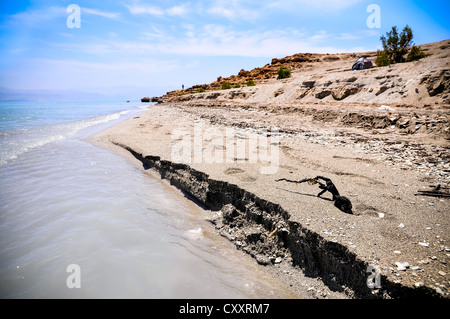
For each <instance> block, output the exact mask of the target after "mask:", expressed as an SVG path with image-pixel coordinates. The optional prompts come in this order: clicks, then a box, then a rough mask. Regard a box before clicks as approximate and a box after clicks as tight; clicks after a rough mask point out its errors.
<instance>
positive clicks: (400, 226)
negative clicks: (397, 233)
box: [397, 223, 405, 228]
mask: <svg viewBox="0 0 450 319" xmlns="http://www.w3.org/2000/svg"><path fill="white" fill-rule="evenodd" d="M397 227H398V228H403V227H405V225H404V224H403V223H400V225H398V226H397Z"/></svg>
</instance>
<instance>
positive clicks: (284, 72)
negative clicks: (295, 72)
mask: <svg viewBox="0 0 450 319" xmlns="http://www.w3.org/2000/svg"><path fill="white" fill-rule="evenodd" d="M290 77H291V70H289V69H286V68H280V69H279V70H278V80H281V79H287V78H290Z"/></svg>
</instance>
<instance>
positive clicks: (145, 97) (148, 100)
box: [141, 96, 150, 102]
mask: <svg viewBox="0 0 450 319" xmlns="http://www.w3.org/2000/svg"><path fill="white" fill-rule="evenodd" d="M141 102H150V98H149V97H148V96H144V97H143V98H142V99H141Z"/></svg>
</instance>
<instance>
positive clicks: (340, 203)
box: [276, 176, 353, 214]
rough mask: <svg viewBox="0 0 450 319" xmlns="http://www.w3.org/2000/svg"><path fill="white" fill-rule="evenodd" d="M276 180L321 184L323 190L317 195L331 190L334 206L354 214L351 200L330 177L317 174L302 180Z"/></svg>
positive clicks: (318, 195)
mask: <svg viewBox="0 0 450 319" xmlns="http://www.w3.org/2000/svg"><path fill="white" fill-rule="evenodd" d="M319 179H321V180H323V181H324V182H325V183H326V184H323V183H321V182H319ZM276 181H277V182H280V181H286V182H290V183H296V184H300V183H304V182H308V184H311V185H312V184H319V188H320V189H322V191H321V192H320V193H319V194H317V197H320V196H321V195H323V194H324V193H325V192H330V193H331V194H332V195H333V201H334V206H336V207H337V208H338V209H340V210H341V211H343V212H345V213H347V214H353V211H352V203H351V201H350V200H349V199H348V198H347V197H345V196H341V195H340V194H339V191H338V190H337V188H336V186H335V185H334V183H333V182H332V181H331V179H329V178H327V177H323V176H317V177H315V178H305V179H302V180H300V181H291V180H288V179H286V178H282V179H278V180H276Z"/></svg>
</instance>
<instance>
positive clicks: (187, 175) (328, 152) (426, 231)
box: [92, 103, 449, 298]
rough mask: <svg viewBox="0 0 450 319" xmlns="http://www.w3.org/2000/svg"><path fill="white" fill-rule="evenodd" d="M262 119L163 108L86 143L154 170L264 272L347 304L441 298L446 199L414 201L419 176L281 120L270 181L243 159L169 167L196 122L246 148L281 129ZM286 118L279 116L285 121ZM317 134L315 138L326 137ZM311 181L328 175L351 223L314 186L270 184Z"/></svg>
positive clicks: (254, 113) (249, 111) (207, 109)
mask: <svg viewBox="0 0 450 319" xmlns="http://www.w3.org/2000/svg"><path fill="white" fill-rule="evenodd" d="M265 113H266V112H265V111H261V110H258V109H257V108H256V107H254V108H252V107H247V108H241V107H239V106H238V107H227V108H226V109H225V108H224V107H223V105H221V104H218V103H215V105H207V106H205V105H193V104H192V103H191V104H189V103H177V104H166V103H164V104H158V105H154V106H152V107H151V108H149V109H148V110H146V111H143V112H142V113H141V115H140V116H136V117H134V118H131V119H129V120H127V121H125V122H123V123H120V124H118V125H116V126H114V127H112V128H110V129H107V130H106V131H103V132H101V133H99V134H97V135H95V136H94V137H92V140H93V141H96V142H102V143H106V144H107V143H110V145H115V148H117V146H120V147H121V148H122V149H123V150H126V152H129V153H131V154H133V155H134V157H136V158H137V159H139V160H140V161H141V162H142V163H143V165H144V168H145V169H150V168H151V169H152V171H156V172H157V173H158V174H160V176H161V178H162V179H167V180H168V181H169V182H170V183H171V184H172V185H174V186H176V187H177V188H179V189H181V190H182V191H183V192H186V193H188V194H189V195H191V196H192V197H193V198H195V199H196V201H197V202H198V203H200V204H202V205H204V206H206V207H207V208H208V209H211V210H212V212H211V217H210V221H211V223H213V225H214V226H215V227H216V229H217V233H218V235H221V236H224V237H226V238H228V239H229V240H230V241H231V242H232V243H233V244H234V245H235V246H236V247H237V248H238V249H241V250H243V251H246V252H247V253H248V254H250V255H251V256H252V257H254V258H255V260H256V262H258V263H259V264H261V265H264V266H262V267H274V268H276V269H280V270H281V269H283V270H281V272H283V271H284V273H286V272H289V273H293V272H302V273H304V274H307V275H309V276H314V277H315V278H320V279H321V280H322V281H323V282H324V284H325V285H326V286H328V287H329V288H330V289H332V290H334V291H339V292H341V293H342V294H344V295H345V296H348V297H350V298H402V297H403V298H405V297H406V298H407V297H411V298H413V297H423V296H431V297H447V298H448V292H447V290H448V285H447V284H446V283H448V275H447V274H448V271H447V265H446V260H447V259H448V250H446V248H447V249H448V246H446V245H447V242H448V241H447V239H448V233H449V232H448V223H447V222H446V221H447V220H448V218H447V219H446V218H445V211H446V208H447V207H448V202H447V201H448V200H447V199H443V200H439V199H437V200H436V199H426V200H425V201H421V200H420V199H419V198H418V197H417V196H415V195H414V192H415V190H417V189H418V188H420V187H422V186H423V185H424V181H425V180H423V176H421V175H420V172H415V171H413V170H407V171H403V170H400V169H397V167H395V165H394V166H392V165H386V164H385V163H382V162H381V161H380V160H378V159H376V158H374V156H373V155H370V154H366V153H364V152H357V151H358V150H357V149H354V148H352V147H353V146H351V147H350V149H349V148H348V147H343V146H342V145H340V146H337V145H333V146H331V145H329V143H328V142H325V143H315V142H313V143H312V142H311V141H309V140H299V137H300V135H299V133H298V132H291V133H285V131H286V130H285V131H283V128H287V127H288V126H289V125H287V124H291V123H290V122H288V121H285V122H284V123H282V125H281V128H282V130H281V135H280V141H279V145H280V150H281V152H280V163H279V167H278V170H277V172H276V173H275V174H273V175H267V174H261V171H260V168H261V167H260V166H261V165H258V163H251V162H250V161H249V160H248V158H249V155H250V154H248V153H247V154H245V156H244V157H245V158H244V160H243V161H238V160H237V158H235V161H231V162H227V161H226V160H225V161H223V162H222V163H210V164H208V163H205V162H199V163H195V162H192V163H190V164H189V165H186V164H177V163H174V162H173V161H171V157H172V154H171V151H172V147H173V145H174V143H175V144H176V143H177V142H179V141H180V140H181V139H182V138H183V136H186V135H188V134H189V132H191V133H193V132H194V130H195V124H196V123H199V121H200V120H203V121H204V122H203V121H202V123H204V127H203V130H204V131H205V132H206V131H207V130H208V129H221V130H226V129H227V128H233V129H235V131H234V133H235V134H237V135H239V136H240V137H241V138H242V139H243V140H247V139H248V137H245V134H246V132H247V133H248V130H249V129H250V128H253V129H254V128H258V127H259V128H261V127H270V126H272V125H271V124H273V125H274V124H279V123H275V121H274V120H273V117H272V118H270V116H266V115H265ZM219 114H220V116H221V117H219ZM216 115H217V116H216ZM215 116H216V117H215ZM233 116H236V118H238V119H240V123H243V122H246V123H247V124H248V125H247V126H246V127H244V128H242V127H241V128H239V125H236V123H231V122H232V120H233V119H234V118H233ZM290 116H291V117H292V114H287V113H283V119H286V118H287V119H289V118H290ZM292 119H293V120H296V118H292ZM247 120H252V121H253V123H251V122H252V121H247ZM260 124H264V125H265V126H262V125H260ZM311 125H312V126H314V123H312V124H311ZM277 126H279V125H277ZM316 126H317V125H316ZM319 126H320V129H321V130H322V131H323V130H326V129H327V127H326V126H324V125H320V123H319ZM181 127H182V128H183V129H184V131H183V132H182V133H183V134H184V135H183V134H181V133H180V132H178V133H180V134H178V135H177V138H174V132H176V129H180V128H181ZM236 130H237V131H236ZM245 130H247V131H245ZM303 131H304V132H305V131H309V132H312V131H314V128H313V127H309V130H305V127H303ZM316 131H317V130H316ZM350 135H351V134H350V133H349V136H350ZM239 136H237V139H236V140H235V141H238V140H239ZM323 136H328V137H329V136H331V135H323ZM352 136H353V135H352ZM302 137H304V134H303V135H302ZM321 137H322V136H321V135H318V136H316V137H315V138H317V139H320V138H321ZM345 137H348V136H344V138H345ZM213 142H214V140H213V139H210V140H208V139H207V140H206V141H205V145H202V147H203V146H205V147H204V148H203V149H202V151H205V149H208V146H211V145H212V147H213V149H214V148H215V149H218V148H220V146H221V145H215V146H214V143H213ZM330 144H331V143H330ZM346 146H347V145H346ZM222 147H223V145H222ZM116 150H117V149H116ZM209 150H211V148H209ZM194 152H195V150H194ZM123 154H125V153H123ZM194 155H195V154H194ZM245 159H246V160H245ZM336 159H339V160H338V161H336ZM405 172H406V173H407V174H405ZM317 175H324V176H328V177H330V178H331V179H332V180H333V181H334V182H335V183H336V185H337V187H338V188H339V190H340V191H341V193H342V194H343V195H346V196H348V197H349V198H350V199H351V201H352V202H353V207H354V214H353V215H349V214H345V213H343V212H341V211H339V210H338V209H336V208H335V207H334V206H333V204H332V203H331V202H330V201H328V200H323V199H319V198H317V197H316V194H317V193H318V189H317V188H314V187H313V186H310V185H307V184H304V185H303V184H302V185H300V186H297V185H296V186H294V185H291V184H284V183H283V184H278V183H274V180H275V179H278V178H291V179H301V178H305V177H313V176H317ZM421 178H422V180H421ZM403 185H408V186H403ZM400 188H401V189H400ZM324 197H327V196H326V195H324ZM412 199H414V200H412ZM413 201H414V204H412V202H413ZM416 202H417V204H416ZM422 202H424V203H422ZM428 203H433V205H429V204H428ZM442 221H444V223H442ZM399 225H404V227H398V226H399ZM275 229H278V230H279V231H275V232H274V230H275ZM420 243H427V244H428V245H427V246H426V247H425V245H424V244H423V245H421V244H420ZM433 257H434V258H433ZM404 261H407V262H408V263H409V265H410V266H411V267H409V268H407V269H406V270H398V269H397V267H396V262H404ZM370 266H373V267H375V266H376V267H378V268H377V269H379V273H380V278H381V289H375V290H373V289H369V288H368V286H367V278H368V276H369V275H370V273H368V272H367V270H368V267H370ZM442 274H444V275H442Z"/></svg>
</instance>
